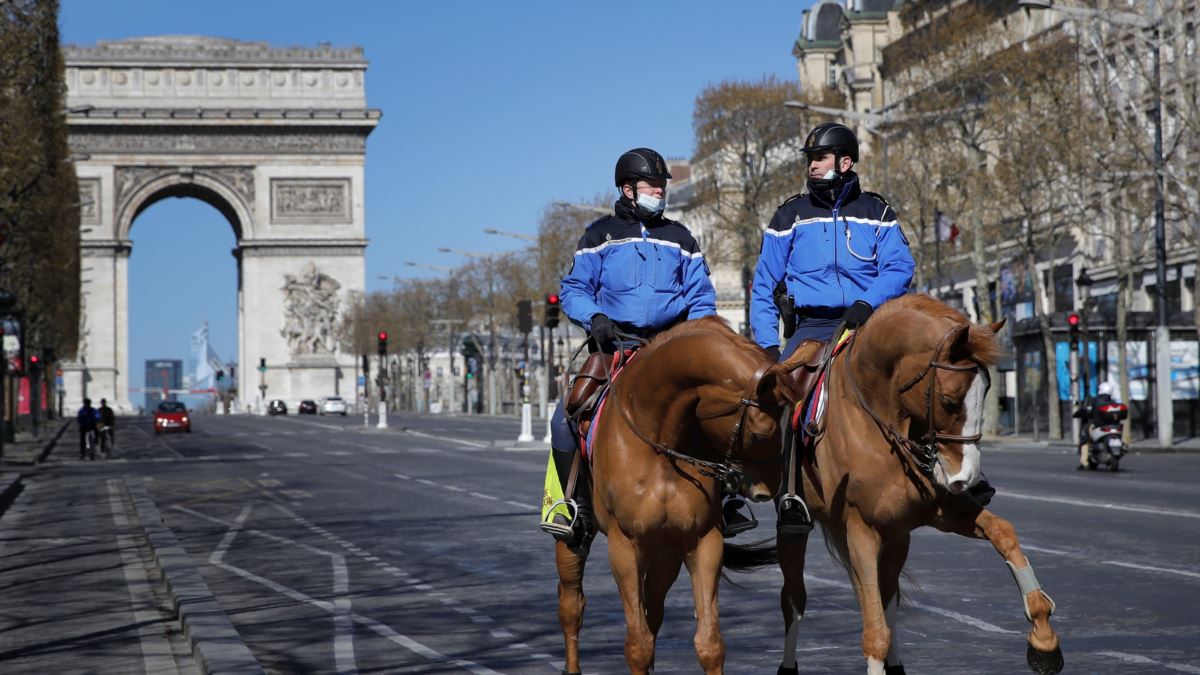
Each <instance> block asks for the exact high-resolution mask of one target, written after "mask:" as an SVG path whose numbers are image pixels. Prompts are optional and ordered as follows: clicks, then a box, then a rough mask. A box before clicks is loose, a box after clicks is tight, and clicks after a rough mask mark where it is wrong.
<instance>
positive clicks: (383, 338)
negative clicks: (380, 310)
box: [377, 330, 387, 356]
mask: <svg viewBox="0 0 1200 675" xmlns="http://www.w3.org/2000/svg"><path fill="white" fill-rule="evenodd" d="M377 347H378V351H379V355H380V356H387V331H386V330H381V331H379V343H378V345H377Z"/></svg>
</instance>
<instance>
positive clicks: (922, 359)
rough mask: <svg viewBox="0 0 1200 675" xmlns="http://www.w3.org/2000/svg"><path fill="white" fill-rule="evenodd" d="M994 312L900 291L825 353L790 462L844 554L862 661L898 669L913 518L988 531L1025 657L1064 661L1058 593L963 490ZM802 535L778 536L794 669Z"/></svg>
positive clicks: (873, 667)
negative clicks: (815, 420) (803, 456)
mask: <svg viewBox="0 0 1200 675" xmlns="http://www.w3.org/2000/svg"><path fill="white" fill-rule="evenodd" d="M1003 324H1004V322H1003V321H1001V322H999V323H997V324H994V325H992V326H979V325H972V324H970V323H969V322H968V321H967V319H966V318H965V317H964V316H963V315H962V314H960V313H959V312H957V311H956V310H954V309H952V308H951V307H949V306H947V305H945V304H943V303H941V302H940V301H938V300H935V299H933V298H930V297H928V296H923V295H906V296H902V297H900V298H897V299H895V300H892V301H890V302H888V303H886V304H884V305H883V306H882V307H880V308H879V309H878V310H877V311H876V312H875V314H874V316H872V317H871V320H870V321H869V322H867V324H866V325H864V326H863V327H862V328H861V329H859V331H858V332H857V334H856V335H854V336H853V339H852V341H851V342H850V344H849V346H848V347H847V348H845V349H844V350H843V351H842V352H841V353H840V354H839V355H838V356H837V357H836V358H835V359H834V361H833V363H832V365H831V366H830V371H829V373H828V376H827V381H828V390H827V395H828V399H827V400H828V403H827V406H826V410H827V411H828V412H827V413H826V418H825V420H824V425H825V426H824V433H823V435H822V434H820V433H819V430H818V433H817V434H816V438H817V441H816V444H815V450H813V452H812V454H811V455H809V459H808V460H807V461H804V462H803V463H802V465H803V468H802V470H801V471H800V472H799V473H798V475H800V476H803V488H804V497H805V499H806V501H807V503H808V505H809V507H810V509H811V512H812V515H813V517H814V519H815V520H816V521H817V522H819V523H820V524H821V525H822V527H823V529H824V531H825V538H826V541H827V542H828V544H829V546H830V552H831V553H832V554H833V555H834V557H835V559H838V561H839V562H840V563H842V565H844V566H845V567H846V568H847V571H848V572H849V574H850V581H851V583H852V585H853V587H854V590H855V593H856V595H857V596H858V602H859V606H860V609H861V611H862V616H863V630H862V650H863V655H864V656H865V657H866V660H867V672H868V673H869V674H870V675H883V674H884V673H886V674H887V675H897V674H900V673H903V672H904V666H903V665H902V664H901V662H900V658H899V652H898V650H897V645H896V642H897V639H896V611H895V610H896V607H897V601H898V597H899V581H900V572H901V569H902V568H903V567H904V562H905V559H906V558H907V556H908V549H909V540H910V533H911V532H912V531H913V530H914V529H916V528H918V527H921V526H923V525H930V526H933V527H935V528H937V529H939V530H942V531H944V532H953V533H956V534H961V535H963V536H965V537H973V538H979V539H987V540H988V541H990V542H991V543H992V546H994V547H995V549H996V551H997V552H998V553H999V554H1000V556H1001V557H1003V558H1004V561H1005V563H1007V565H1008V566H1009V569H1010V570H1011V571H1012V573H1013V577H1014V578H1015V580H1016V581H1017V585H1018V587H1019V590H1020V593H1021V598H1022V601H1023V603H1024V609H1025V617H1026V619H1028V620H1029V621H1030V623H1032V624H1033V628H1032V629H1031V630H1030V631H1029V635H1028V643H1029V646H1028V649H1027V652H1026V659H1027V661H1028V664H1029V666H1030V668H1031V669H1032V670H1034V671H1035V672H1038V673H1057V672H1059V671H1060V670H1062V667H1063V659H1062V651H1061V649H1060V648H1059V641H1058V636H1057V635H1056V634H1055V632H1054V629H1053V628H1052V627H1051V626H1050V614H1051V612H1052V611H1053V610H1054V603H1053V601H1051V600H1050V597H1049V596H1048V595H1046V594H1045V593H1044V592H1043V591H1042V590H1041V587H1040V586H1039V585H1038V583H1037V579H1036V577H1034V575H1033V569H1032V568H1031V567H1030V565H1029V560H1028V559H1027V558H1026V557H1025V554H1024V553H1022V552H1021V547H1020V545H1019V544H1018V542H1017V534H1016V531H1015V530H1014V529H1013V526H1012V524H1011V523H1009V522H1008V521H1007V520H1004V519H1003V518H999V517H997V516H995V515H993V514H992V513H991V512H990V511H987V510H985V509H984V508H983V507H982V506H980V505H979V504H978V503H977V502H976V501H975V500H974V499H973V498H971V497H970V496H969V495H968V494H966V490H967V489H968V488H969V487H971V486H972V485H974V484H975V483H976V482H978V480H979V476H980V454H979V449H978V446H977V445H976V444H977V443H978V441H979V431H980V429H981V427H982V422H983V406H984V397H985V396H986V393H987V387H988V379H987V369H986V367H987V366H988V365H991V364H994V363H995V362H996V359H997V357H998V356H999V355H1000V348H999V346H998V344H997V341H996V331H998V330H1000V328H1001V327H1002V326H1003ZM803 356H804V354H797V355H795V358H793V359H789V360H788V363H786V364H785V366H787V365H790V364H791V363H792V362H793V361H795V362H797V363H798V362H799V361H800V360H802V358H803ZM806 543H807V536H806V535H800V536H791V537H785V536H781V537H780V538H779V540H778V546H779V562H780V567H781V568H782V570H783V574H784V586H783V592H782V598H781V604H782V609H783V616H784V625H785V629H786V632H787V638H786V641H785V649H784V657H783V658H784V660H783V665H781V666H780V668H779V673H780V675H783V674H786V673H796V672H798V671H797V669H796V660H795V659H796V656H795V650H796V633H797V624H798V623H799V619H800V617H801V616H802V615H803V614H804V605H805V600H806V591H805V588H804V554H805V546H806ZM973 670H986V668H982V667H976V668H973Z"/></svg>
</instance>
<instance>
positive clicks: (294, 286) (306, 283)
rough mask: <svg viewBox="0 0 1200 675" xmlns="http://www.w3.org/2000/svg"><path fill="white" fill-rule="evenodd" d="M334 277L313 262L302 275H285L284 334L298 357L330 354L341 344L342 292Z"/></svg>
mask: <svg viewBox="0 0 1200 675" xmlns="http://www.w3.org/2000/svg"><path fill="white" fill-rule="evenodd" d="M341 287H342V285H341V284H339V283H338V282H337V281H335V280H334V278H333V277H331V276H329V275H327V274H322V273H321V272H318V271H317V267H316V265H313V264H312V263H309V264H307V265H305V266H304V269H303V270H301V272H300V274H299V275H296V276H293V275H291V274H285V275H284V284H283V288H282V290H283V295H284V324H283V330H282V331H280V335H282V336H283V337H284V339H285V340H287V341H288V346H289V347H290V348H291V352H292V354H294V355H299V354H330V353H332V352H333V351H334V348H335V346H336V343H337V337H336V331H335V326H336V324H337V317H338V295H337V292H338V290H339V289H340V288H341Z"/></svg>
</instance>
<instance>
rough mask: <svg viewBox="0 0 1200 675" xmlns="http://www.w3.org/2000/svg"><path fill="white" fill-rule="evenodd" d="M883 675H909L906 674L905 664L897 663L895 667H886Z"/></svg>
mask: <svg viewBox="0 0 1200 675" xmlns="http://www.w3.org/2000/svg"><path fill="white" fill-rule="evenodd" d="M883 675H908V674H907V673H905V672H904V664H903V663H897V664H896V665H894V666H884V667H883Z"/></svg>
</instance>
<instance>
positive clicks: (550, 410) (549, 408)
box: [542, 401, 558, 443]
mask: <svg viewBox="0 0 1200 675" xmlns="http://www.w3.org/2000/svg"><path fill="white" fill-rule="evenodd" d="M556 408H558V403H557V402H556V401H550V402H549V403H547V404H546V437H545V438H543V439H542V441H544V442H546V443H549V442H550V421H551V420H553V419H554V410H555V409H556Z"/></svg>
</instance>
